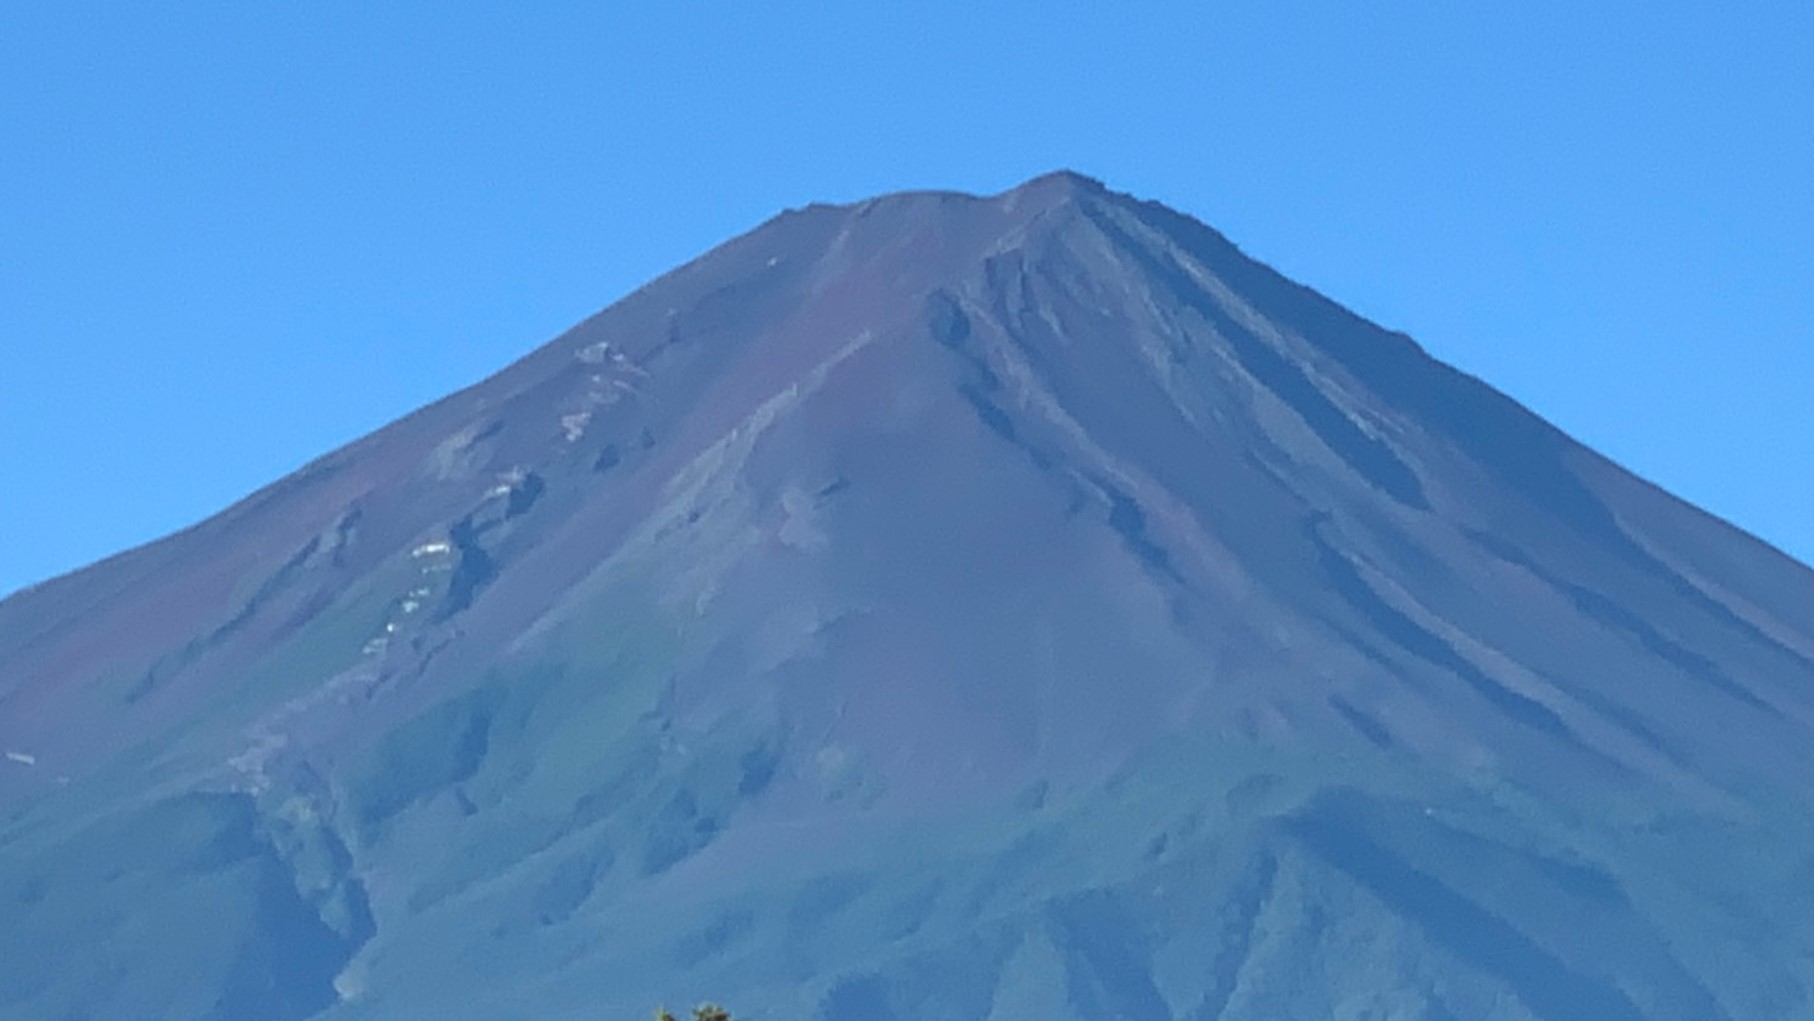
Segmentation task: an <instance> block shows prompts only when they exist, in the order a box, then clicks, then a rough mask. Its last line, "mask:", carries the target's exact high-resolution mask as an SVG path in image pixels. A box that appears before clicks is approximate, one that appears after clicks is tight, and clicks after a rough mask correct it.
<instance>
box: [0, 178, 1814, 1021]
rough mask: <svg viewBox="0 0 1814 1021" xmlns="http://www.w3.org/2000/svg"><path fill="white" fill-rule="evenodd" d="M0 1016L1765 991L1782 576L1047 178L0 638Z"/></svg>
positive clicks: (937, 221)
mask: <svg viewBox="0 0 1814 1021" xmlns="http://www.w3.org/2000/svg"><path fill="white" fill-rule="evenodd" d="M0 747H3V749H4V751H5V753H6V759H5V760H4V761H0V905H5V913H4V917H5V920H6V925H5V926H4V927H3V928H0V1018H20V1019H25V1018H73V1017H83V1018H93V1019H97V1021H100V1019H114V1018H121V1019H124V1018H135V1019H136V1018H146V1017H170V1018H177V1017H182V1018H207V1019H221V1021H225V1019H239V1018H247V1019H253V1018H256V1019H261V1021H291V1019H303V1018H320V1019H323V1021H354V1019H368V1018H370V1019H377V1018H447V1019H466V1018H471V1019H493V1018H525V1019H528V1018H534V1019H556V1018H574V1019H580V1018H599V1017H614V1016H616V1017H629V1016H635V1015H636V1014H638V1013H641V1012H644V1011H646V1010H647V1008H648V1007H649V1006H650V1005H652V1004H655V1003H658V1002H669V1003H677V1002H687V1001H691V1000H697V999H704V998H712V999H718V1000H721V1001H723V1002H727V1003H729V1004H731V1005H732V1006H734V1007H736V1008H738V1011H739V1014H740V1015H744V1014H747V1015H748V1016H750V1017H752V1018H758V1019H760V1018H776V1019H779V1018H783V1017H801V1018H806V1017H819V1018H823V1019H826V1021H869V1019H882V1021H909V1019H915V1021H917V1019H931V1018H951V1019H975V1021H983V1019H1000V1021H1006V1019H1016V1018H1025V1017H1035V1016H1038V1017H1051V1018H1058V1019H1064V1018H1074V1019H1077V1021H1097V1019H1110V1018H1130V1019H1139V1021H1148V1019H1151V1021H1159V1019H1174V1018H1177V1019H1192V1021H1260V1019H1277V1018H1325V1017H1326V1018H1355V1019H1358V1018H1377V1019H1407V1021H1409V1019H1427V1021H1442V1019H1466V1021H1474V1019H1487V1021H1530V1019H1543V1021H1573V1019H1580V1021H1634V1019H1659V1021H1660V1019H1683V1021H1687V1019H1695V1021H1707V1019H1722V1018H1730V1019H1752V1018H1791V1017H1805V1016H1809V1014H1810V1013H1811V1012H1814V1001H1811V1000H1810V990H1811V989H1814V963H1810V962H1814V850H1810V849H1811V848H1814V810H1811V809H1814V802H1811V800H1810V794H1809V791H1810V781H1811V780H1814V573H1811V572H1810V571H1809V570H1808V569H1807V568H1806V567H1804V566H1803V565H1801V564H1798V563H1796V562H1794V561H1792V560H1790V559H1789V558H1787V557H1785V556H1783V555H1782V554H1780V553H1778V552H1776V551H1775V550H1773V549H1771V548H1769V547H1768V546H1766V545H1764V544H1763V543H1760V542H1758V541H1757V540H1755V539H1753V538H1751V537H1750V536H1748V535H1746V534H1744V533H1742V532H1740V531H1738V530H1737V529H1734V528H1732V527H1730V526H1728V525H1726V524H1725V523H1723V522H1720V521H1718V520H1716V519H1714V518H1712V517H1710V516H1708V515H1706V514H1704V513H1702V512H1700V511H1698V510H1696V509H1695V508H1693V507H1691V506H1688V505H1686V504H1684V503H1682V502H1681V501H1679V500H1676V499H1674V498H1673V497H1671V496H1669V495H1668V494H1666V493H1663V492H1661V491H1659V490H1658V489H1656V488H1655V487H1653V486H1651V485H1648V484H1646V483H1645V482H1643V481H1641V480H1639V479H1636V478H1634V477H1633V476H1631V475H1630V474H1629V473H1627V472H1625V471H1624V470H1622V469H1620V468H1619V467H1618V466H1617V465H1614V464H1612V463H1610V462H1608V461H1607V460H1605V459H1604V458H1602V457H1599V456H1598V455H1596V454H1594V453H1593V452H1592V451H1590V450H1587V449H1585V448H1584V447H1582V446H1580V445H1579V444H1577V443H1575V442H1573V441H1572V440H1570V439H1569V438H1568V437H1566V436H1564V435H1563V434H1561V433H1560V432H1558V431H1556V430H1555V429H1553V428H1551V427H1550V426H1548V425H1547V424H1545V423H1544V422H1542V421H1540V420H1539V419H1537V418H1535V417H1534V416H1532V415H1531V414H1530V413H1529V412H1527V411H1525V410H1524V409H1523V408H1521V407H1519V406H1518V405H1517V404H1515V403H1514V402H1512V401H1511V400H1509V399H1507V398H1506V397H1504V396H1503V395H1501V394H1499V393H1497V392H1495V391H1494V390H1492V389H1490V388H1489V387H1488V386H1486V385H1485V384H1483V383H1481V382H1479V381H1477V380H1474V379H1472V378H1470V377H1468V376H1466V375H1463V374H1461V373H1459V372H1456V371H1454V370H1452V369H1450V368H1447V367H1445V366H1443V365H1441V364H1439V363H1437V362H1435V361H1433V360H1431V359H1430V358H1429V357H1427V356H1426V355H1425V354H1424V353H1423V351H1422V350H1421V349H1420V348H1419V347H1418V346H1417V345H1416V344H1414V343H1413V342H1412V341H1411V340H1410V339H1408V338H1406V337H1404V336H1403V335H1400V334H1395V333H1391V332H1388V331H1386V330H1383V329H1381V328H1379V327H1377V326H1375V325H1373V324H1371V323H1369V322H1367V321H1365V320H1363V319H1361V318H1359V317H1357V316H1355V315H1353V314H1351V313H1349V312H1347V311H1345V310H1344V309H1342V308H1341V307H1339V306H1337V305H1335V304H1334V303H1332V302H1330V301H1328V300H1327V299H1325V298H1323V297H1321V296H1319V295H1317V294H1316V293H1314V292H1313V291H1310V290H1308V289H1306V288H1304V287H1301V286H1299V285H1297V284H1294V283H1292V282H1291V281H1289V280H1286V279H1284V278H1282V277H1280V276H1279V275H1278V274H1276V273H1274V272H1273V271H1271V270H1270V269H1268V268H1267V267H1265V266H1263V265H1260V264H1258V263H1256V262H1254V261H1253V260H1251V259H1249V258H1247V257H1246V256H1244V255H1243V254H1242V253H1241V252H1240V251H1239V250H1238V249H1237V248H1236V247H1235V246H1234V245H1232V244H1231V243H1230V242H1229V241H1228V240H1227V239H1225V238H1223V237H1222V236H1221V235H1220V234H1218V233H1216V232H1215V231H1213V230H1211V229H1210V228H1208V227H1205V226H1203V225H1202V224H1199V223H1197V222H1195V221H1193V220H1191V219H1189V218H1187V217H1185V216H1182V215H1180V214H1178V213H1175V212H1173V211H1171V210H1168V209H1166V208H1164V207H1163V206H1160V205H1156V204H1153V203H1146V202H1140V201H1136V200H1134V199H1131V198H1129V197H1127V196H1125V195H1120V194H1117V193H1114V192H1112V191H1110V190H1108V189H1107V188H1105V187H1104V186H1102V185H1101V184H1099V183H1097V182H1094V181H1090V180H1089V179H1087V178H1083V177H1080V176H1077V175H1074V174H1054V175H1049V176H1046V177H1041V178H1038V179H1036V180H1034V181H1031V182H1028V183H1027V184H1025V185H1023V186H1021V187H1019V188H1016V189H1014V190H1012V191H1009V192H1006V193H1003V194H1000V195H995V196H989V197H974V196H968V195H959V194H950V193H912V194H903V195H895V196H888V197H883V198H878V199H873V200H870V201H866V202H862V203H858V204H854V205H848V206H827V205H815V206H810V207H808V208H805V209H801V210H794V211H789V212H786V213H783V214H782V215H780V216H777V217H776V218H774V219H773V220H770V221H769V222H767V223H765V224H763V225H762V226H760V227H758V228H757V229H756V230H754V231H752V232H750V233H748V234H746V235H744V236H742V237H740V238H737V239H736V240H733V241H731V242H729V243H727V244H725V245H724V246H722V247H720V248H718V249H716V250H714V251H712V252H710V253H709V254H707V255H705V256H703V257H702V258H700V259H698V260H697V261H695V262H693V263H690V264H688V265H686V266H684V267H681V268H680V269H677V270H675V271H673V272H671V273H669V274H667V275H666V276H663V277H661V278H659V279H657V280H655V281H653V282H652V283H650V284H649V285H647V286H646V287H644V288H642V289H641V290H639V291H637V292H636V293H634V294H632V295H630V296H629V297H627V298H625V299H623V300H622V301H620V302H618V303H617V304H615V305H613V306H611V307H610V308H608V309H606V310H605V311H603V312H601V313H599V314H598V315H597V316H595V317H593V318H591V319H589V320H587V321H585V322H584V323H581V324H580V325H578V326H577V327H575V328H573V329H572V330H570V331H569V332H568V333H566V334H565V335H563V336H561V337H559V338H558V339H556V340H555V341H553V342H552V343H550V344H548V345H547V346H545V347H542V348H541V349H539V350H537V351H535V352H533V353H531V354H530V355H528V356H527V357H525V358H524V359H522V360H521V361H519V362H517V363H516V364H514V365H512V366H510V367H508V368H506V369H505V370H503V371H502V372H500V373H498V374H497V375H495V376H493V377H492V378H490V379H488V380H485V381H484V382H482V383H479V384H478V385H476V386H473V387H471V388H470V389H467V390H464V391H461V392H460V393H457V394H454V395H452V396H450V397H448V398H446V399H444V400H442V401H440V402H438V403H436V404H433V405H431V406H429V407H427V408H424V409H422V410H420V411H417V412H415V413H414V414H412V415H409V416H408V417H406V418H404V419H402V420H400V421H398V422H396V423H394V424H392V425H390V426H388V427H386V428H384V429H382V430H380V431H378V432H376V433H374V434H372V435H371V436H368V437H366V438H365V439H363V440H360V441H358V442H356V443H354V444H352V445H350V446H348V447H346V448H344V449H342V450H339V451H336V452H334V453H332V454H329V455H327V456H325V457H323V458H321V459H320V460H318V461H316V462H315V463H313V464H310V465H309V466H307V467H305V468H304V469H303V470H301V471H300V472H298V473H296V474H295V475H293V476H291V477H289V478H286V479H284V480H282V481H280V482H277V483H276V484H274V485H272V486H270V487H268V488H266V489H264V490H262V491H260V492H258V493H256V494H254V495H252V496H250V497H248V498H247V499H246V500H244V501H243V502H241V503H239V504H237V505H236V506H234V507H231V508H229V509H227V510H226V511H224V512H222V513H221V514H219V515H218V516H216V517H214V518H211V519H209V520H208V521H205V522H203V523H201V524H199V525H197V526H195V527H193V528H191V529H189V530H187V531H184V532H182V533H179V534H177V535H173V536H171V537H169V538H167V539H164V540H162V541H160V542H157V543H153V544H151V545H149V546H145V547H143V548H140V549H136V550H133V551H130V552H127V553H124V554H121V555H119V556H117V557H114V558H112V559H110V560H107V561H105V562H102V563H100V564H97V565H95V566H93V567H90V568H88V569H86V570H83V571H79V572H76V573H74V574H71V575H68V576H66V577H63V578H59V579H56V580H54V581H51V582H47V583H45V584H42V585H39V586H36V587H34V588H32V589H30V590H27V591H25V592H22V593H19V594H17V595H15V596H13V597H12V598H10V599H8V600H6V601H5V602H0Z"/></svg>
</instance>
